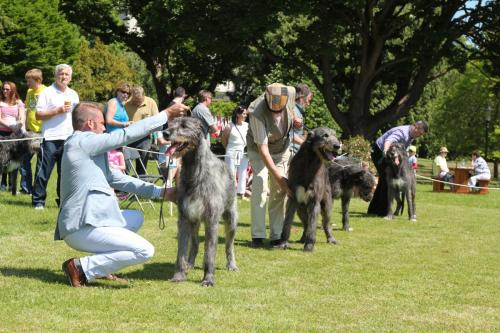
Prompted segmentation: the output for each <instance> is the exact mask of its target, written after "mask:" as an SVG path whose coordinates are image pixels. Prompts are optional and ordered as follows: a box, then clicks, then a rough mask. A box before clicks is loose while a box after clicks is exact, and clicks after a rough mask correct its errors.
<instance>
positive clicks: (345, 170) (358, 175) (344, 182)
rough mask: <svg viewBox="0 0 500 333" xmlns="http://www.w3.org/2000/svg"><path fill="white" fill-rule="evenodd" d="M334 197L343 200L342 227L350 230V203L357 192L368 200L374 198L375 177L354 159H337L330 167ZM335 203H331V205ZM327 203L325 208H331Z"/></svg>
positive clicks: (329, 173) (329, 172)
mask: <svg viewBox="0 0 500 333" xmlns="http://www.w3.org/2000/svg"><path fill="white" fill-rule="evenodd" d="M328 175H329V179H330V184H331V186H332V197H333V199H339V198H340V200H341V204H342V229H343V230H344V231H349V228H350V226H349V203H350V202H351V198H352V197H353V196H354V194H355V192H356V193H357V194H359V197H360V198H361V199H363V200H364V201H366V202H369V201H370V200H371V199H372V198H373V190H374V188H375V177H374V176H373V175H372V174H371V173H370V172H369V171H368V170H365V169H363V167H361V165H360V164H359V161H356V160H354V159H348V158H346V159H337V160H335V163H334V164H333V165H332V166H330V167H329V168H328ZM331 205H333V203H331V204H330V206H331ZM328 206H329V205H328V204H327V205H326V207H325V209H331V207H328Z"/></svg>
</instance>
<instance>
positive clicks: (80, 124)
mask: <svg viewBox="0 0 500 333" xmlns="http://www.w3.org/2000/svg"><path fill="white" fill-rule="evenodd" d="M99 116H101V117H102V116H103V112H102V106H101V105H100V104H99V103H94V102H81V103H80V104H78V105H77V106H76V108H75V110H73V114H72V121H73V129H74V130H75V131H82V130H85V129H84V127H85V125H86V124H87V121H88V120H93V121H97V120H99Z"/></svg>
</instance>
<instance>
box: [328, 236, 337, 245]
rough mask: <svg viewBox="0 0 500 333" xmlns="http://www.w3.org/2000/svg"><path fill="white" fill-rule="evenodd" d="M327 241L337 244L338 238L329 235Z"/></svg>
mask: <svg viewBox="0 0 500 333" xmlns="http://www.w3.org/2000/svg"><path fill="white" fill-rule="evenodd" d="M326 242H327V243H329V244H333V245H335V244H337V240H336V239H335V238H333V237H328V239H327V240H326Z"/></svg>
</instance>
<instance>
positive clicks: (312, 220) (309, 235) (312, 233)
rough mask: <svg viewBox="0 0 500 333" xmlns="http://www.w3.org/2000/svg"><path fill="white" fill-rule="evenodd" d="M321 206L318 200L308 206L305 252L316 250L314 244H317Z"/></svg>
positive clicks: (310, 202) (312, 201)
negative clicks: (317, 228) (317, 226)
mask: <svg viewBox="0 0 500 333" xmlns="http://www.w3.org/2000/svg"><path fill="white" fill-rule="evenodd" d="M320 209H321V206H320V204H319V202H317V201H316V200H313V199H312V200H311V201H309V203H308V204H307V215H308V216H307V218H308V219H307V220H308V222H307V230H306V241H305V243H304V251H307V252H310V251H312V250H314V244H316V223H317V219H318V214H319V212H320Z"/></svg>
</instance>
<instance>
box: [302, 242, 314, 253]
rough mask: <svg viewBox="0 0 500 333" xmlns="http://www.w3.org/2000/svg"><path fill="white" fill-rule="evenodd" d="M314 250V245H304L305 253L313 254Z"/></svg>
mask: <svg viewBox="0 0 500 333" xmlns="http://www.w3.org/2000/svg"><path fill="white" fill-rule="evenodd" d="M312 250H314V244H313V243H306V244H305V245H304V252H312Z"/></svg>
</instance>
